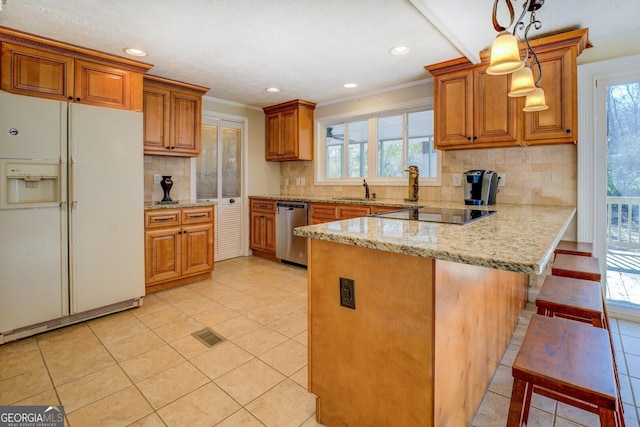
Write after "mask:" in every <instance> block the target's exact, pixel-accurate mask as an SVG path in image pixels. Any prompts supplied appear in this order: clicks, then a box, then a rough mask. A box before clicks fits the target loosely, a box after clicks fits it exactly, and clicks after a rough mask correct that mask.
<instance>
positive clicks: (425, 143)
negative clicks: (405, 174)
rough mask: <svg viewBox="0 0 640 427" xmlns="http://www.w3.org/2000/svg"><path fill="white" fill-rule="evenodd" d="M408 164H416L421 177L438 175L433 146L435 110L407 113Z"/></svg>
mask: <svg viewBox="0 0 640 427" xmlns="http://www.w3.org/2000/svg"><path fill="white" fill-rule="evenodd" d="M407 139H408V147H407V166H410V165H416V166H418V169H419V171H420V176H421V177H434V176H436V152H435V150H434V148H433V110H429V111H417V112H415V113H409V114H408V115H407Z"/></svg>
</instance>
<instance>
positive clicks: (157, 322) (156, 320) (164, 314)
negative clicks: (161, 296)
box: [137, 304, 188, 329]
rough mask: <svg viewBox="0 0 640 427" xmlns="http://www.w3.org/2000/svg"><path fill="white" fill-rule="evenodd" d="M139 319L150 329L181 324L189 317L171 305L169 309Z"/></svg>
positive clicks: (144, 315) (142, 315)
mask: <svg viewBox="0 0 640 427" xmlns="http://www.w3.org/2000/svg"><path fill="white" fill-rule="evenodd" d="M137 317H138V319H140V320H141V321H142V323H144V324H145V325H147V326H148V327H149V328H150V329H155V328H159V327H160V326H164V325H169V324H171V323H174V322H179V321H181V320H184V319H186V318H187V317H188V316H187V315H186V314H185V313H183V312H182V311H180V310H178V309H177V308H175V307H174V306H172V305H171V304H168V307H167V308H164V309H162V310H157V311H152V312H150V313H144V314H140V315H138V316H137Z"/></svg>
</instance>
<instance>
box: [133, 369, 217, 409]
mask: <svg viewBox="0 0 640 427" xmlns="http://www.w3.org/2000/svg"><path fill="white" fill-rule="evenodd" d="M209 381H210V380H209V378H207V376H206V375H204V374H203V373H202V372H200V371H199V370H198V369H197V368H195V367H194V366H193V365H192V364H190V363H188V362H185V363H181V364H180V365H176V366H174V367H172V368H169V369H166V370H164V371H162V372H160V373H158V374H156V375H154V376H152V377H150V378H147V379H146V380H143V381H140V382H139V383H137V384H136V385H137V386H138V389H140V391H141V392H142V394H143V395H144V396H145V397H146V398H147V400H148V401H149V403H151V406H153V407H154V408H155V409H158V408H161V407H163V406H165V405H166V404H168V403H170V402H173V401H174V400H176V399H178V398H180V397H182V396H184V395H186V394H188V393H191V392H192V391H194V390H196V389H198V388H200V387H202V386H203V385H205V384H206V383H208V382H209Z"/></svg>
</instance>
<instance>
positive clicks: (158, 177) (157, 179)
mask: <svg viewBox="0 0 640 427" xmlns="http://www.w3.org/2000/svg"><path fill="white" fill-rule="evenodd" d="M161 182H162V175H160V174H157V173H156V174H154V175H153V183H154V184H160V183H161Z"/></svg>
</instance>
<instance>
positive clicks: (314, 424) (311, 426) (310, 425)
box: [300, 413, 324, 427]
mask: <svg viewBox="0 0 640 427" xmlns="http://www.w3.org/2000/svg"><path fill="white" fill-rule="evenodd" d="M322 426H324V424H320V423H319V422H318V421H316V414H315V413H314V414H313V415H311V416H310V417H309V418H308V419H307V421H305V422H304V423H302V424H300V427H322Z"/></svg>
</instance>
